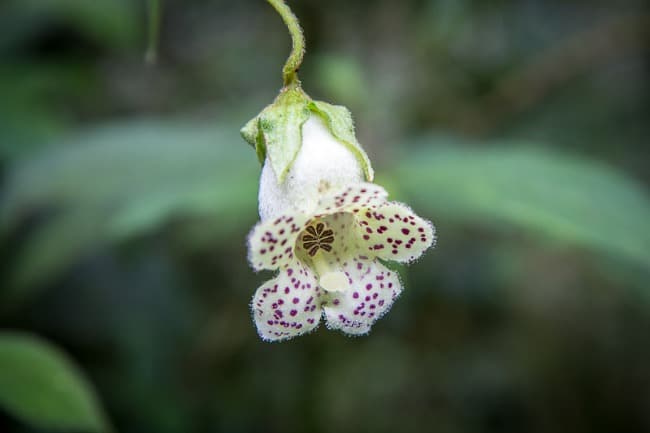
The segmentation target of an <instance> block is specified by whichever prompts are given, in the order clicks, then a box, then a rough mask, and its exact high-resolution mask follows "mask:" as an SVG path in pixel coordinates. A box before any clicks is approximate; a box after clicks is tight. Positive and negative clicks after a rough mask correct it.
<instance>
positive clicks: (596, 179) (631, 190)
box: [397, 138, 650, 269]
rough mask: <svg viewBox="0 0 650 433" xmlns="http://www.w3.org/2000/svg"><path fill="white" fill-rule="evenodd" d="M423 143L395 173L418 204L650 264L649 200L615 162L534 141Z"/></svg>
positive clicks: (469, 220)
mask: <svg viewBox="0 0 650 433" xmlns="http://www.w3.org/2000/svg"><path fill="white" fill-rule="evenodd" d="M425 143H426V145H427V147H426V148H423V149H422V148H421V149H420V150H418V151H415V152H413V154H411V155H410V156H408V157H407V158H406V159H405V160H403V161H401V163H400V166H399V168H398V169H397V176H398V179H399V181H400V182H399V183H400V186H401V187H402V188H403V190H404V192H405V193H406V195H408V196H409V197H410V200H412V201H413V204H414V205H415V206H417V207H419V208H421V209H426V210H427V212H430V214H431V215H432V218H433V219H434V220H435V217H436V215H439V216H443V217H445V218H449V219H450V220H454V221H459V222H463V223H469V224H486V223H488V224H489V223H498V224H500V225H501V226H502V227H503V226H511V227H517V228H520V229H524V230H528V231H531V232H534V233H536V234H538V235H541V236H544V237H545V238H547V239H550V240H553V241H558V242H562V243H567V244H573V245H579V246H582V247H586V248H590V249H593V250H597V251H601V252H607V253H613V254H617V255H619V256H620V257H623V258H625V259H627V260H631V261H633V262H636V263H638V264H641V265H642V266H644V267H645V268H647V269H650V230H648V229H649V225H650V199H649V197H648V194H647V192H646V191H645V190H644V189H643V188H642V187H641V185H640V184H638V183H637V182H635V181H634V180H633V179H630V178H628V177H626V176H625V175H623V174H622V173H620V172H618V171H617V170H615V169H614V168H612V167H608V166H605V165H603V164H599V163H596V162H593V161H590V160H588V159H583V158H580V157H576V156H568V155H563V154H561V153H559V152H551V151H549V150H544V149H541V148H535V147H528V146H523V147H521V146H518V147H511V148H507V147H498V148H489V147H485V145H484V147H482V148H467V147H462V146H460V147H456V148H450V147H446V146H444V145H443V146H440V144H441V143H445V144H448V143H449V141H448V139H442V140H441V139H439V138H432V139H427V140H425ZM441 236H444V230H441Z"/></svg>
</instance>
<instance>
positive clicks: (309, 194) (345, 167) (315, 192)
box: [241, 88, 373, 221]
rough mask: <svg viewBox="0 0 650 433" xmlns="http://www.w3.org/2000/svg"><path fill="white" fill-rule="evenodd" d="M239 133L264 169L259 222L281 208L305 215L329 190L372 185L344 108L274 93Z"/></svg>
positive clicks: (291, 92) (295, 93) (290, 92)
mask: <svg viewBox="0 0 650 433" xmlns="http://www.w3.org/2000/svg"><path fill="white" fill-rule="evenodd" d="M241 132H242V136H243V137H244V139H246V141H248V142H249V143H250V144H251V145H253V146H254V147H255V150H256V152H257V155H258V158H259V159H260V162H261V163H263V164H264V167H263V169H262V175H261V177H260V191H259V211H260V217H261V219H262V220H263V221H264V220H266V219H268V218H271V217H274V216H276V215H279V214H280V213H281V212H282V211H283V210H284V209H286V208H293V209H294V210H299V211H302V212H305V213H309V212H311V211H312V210H313V208H314V207H315V206H316V203H317V201H318V199H319V197H320V196H322V195H323V194H326V193H328V192H330V191H331V190H332V189H339V188H341V187H342V186H345V185H351V184H355V183H359V182H363V181H364V180H366V181H372V178H373V170H372V167H371V165H370V161H369V159H368V156H367V155H366V153H365V152H364V151H363V149H362V148H361V145H360V144H359V143H358V141H357V139H356V137H355V134H354V125H353V122H352V117H351V115H350V112H349V111H348V110H347V108H345V107H341V106H335V105H330V104H327V103H324V102H320V101H312V100H311V99H310V98H309V97H308V96H307V95H306V94H305V93H304V92H303V91H302V90H301V89H300V88H295V89H287V90H285V91H283V92H282V93H280V95H279V96H278V98H277V99H276V100H275V102H274V103H273V104H271V105H269V106H268V107H266V108H265V109H264V110H263V111H262V112H261V113H260V114H259V115H258V116H256V117H255V118H254V119H252V120H251V121H249V122H248V123H247V124H246V126H244V128H242V131H241Z"/></svg>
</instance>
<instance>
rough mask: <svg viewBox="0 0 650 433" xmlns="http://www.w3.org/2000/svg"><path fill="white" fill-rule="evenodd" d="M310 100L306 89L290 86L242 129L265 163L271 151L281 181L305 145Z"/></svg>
mask: <svg viewBox="0 0 650 433" xmlns="http://www.w3.org/2000/svg"><path fill="white" fill-rule="evenodd" d="M310 101H311V100H310V99H309V97H308V96H307V95H306V94H305V93H304V92H303V91H302V89H300V88H290V89H286V90H285V91H283V92H282V93H280V94H279V95H278V97H277V98H276V100H275V101H274V102H273V104H271V105H269V106H268V107H266V108H265V109H264V110H263V111H262V112H261V113H260V114H259V115H257V116H256V117H255V118H254V119H252V120H250V121H249V122H248V123H246V125H245V126H244V127H243V128H242V129H241V135H242V137H243V138H244V140H246V141H247V142H248V143H250V144H251V145H252V146H254V147H255V152H256V153H257V158H258V159H259V161H260V163H261V164H263V163H264V160H265V159H266V156H267V154H268V158H269V161H270V163H271V168H272V169H273V171H274V172H275V175H276V178H277V179H278V182H282V181H284V178H285V177H286V175H287V173H288V171H289V168H290V167H291V164H292V163H293V161H294V160H295V159H296V156H297V155H298V151H299V150H300V146H301V145H302V125H303V124H304V123H305V122H306V121H307V119H309V116H310V115H311V113H310V111H309V102H310Z"/></svg>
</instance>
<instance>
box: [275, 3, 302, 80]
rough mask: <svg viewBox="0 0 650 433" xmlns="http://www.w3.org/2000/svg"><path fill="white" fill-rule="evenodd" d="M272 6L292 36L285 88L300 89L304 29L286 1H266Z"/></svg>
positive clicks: (283, 72)
mask: <svg viewBox="0 0 650 433" xmlns="http://www.w3.org/2000/svg"><path fill="white" fill-rule="evenodd" d="M266 1H268V2H269V3H270V4H271V6H273V8H274V9H275V10H276V11H277V12H278V13H279V14H280V16H281V17H282V20H283V21H284V23H285V24H286V26H287V28H288V29H289V33H290V34H291V42H292V49H291V54H289V57H288V58H287V61H286V63H285V64H284V67H283V68H282V79H283V80H284V87H285V88H289V87H299V86H300V80H299V79H298V69H300V64H301V63H302V58H303V56H304V55H305V37H304V35H303V34H302V29H301V28H300V24H299V23H298V18H296V16H295V15H294V14H293V12H291V9H289V6H287V4H286V3H285V2H284V0H266Z"/></svg>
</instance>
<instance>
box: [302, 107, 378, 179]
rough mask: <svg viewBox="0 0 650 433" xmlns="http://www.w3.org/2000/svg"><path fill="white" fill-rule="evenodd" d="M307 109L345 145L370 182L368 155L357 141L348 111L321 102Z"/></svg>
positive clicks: (370, 171)
mask: <svg viewBox="0 0 650 433" xmlns="http://www.w3.org/2000/svg"><path fill="white" fill-rule="evenodd" d="M309 108H310V109H311V110H313V111H314V112H315V113H317V114H318V115H319V116H321V117H322V118H323V120H324V121H325V123H326V124H327V126H328V127H329V129H330V131H331V132H332V135H334V137H336V138H337V139H338V140H339V141H341V142H342V143H343V144H345V146H346V147H347V148H348V149H349V150H350V152H352V153H353V154H354V155H355V156H356V157H357V159H358V160H359V163H360V164H361V167H362V168H363V172H364V174H365V175H366V180H367V181H368V182H372V179H373V178H374V176H375V174H374V171H373V169H372V165H371V164H370V159H369V158H368V155H366V152H365V151H364V150H363V148H362V147H361V144H359V142H358V141H357V137H356V135H355V133H354V121H353V120H352V115H351V114H350V110H348V109H347V108H345V107H343V106H342V105H331V104H328V103H326V102H321V101H312V102H311V103H310V104H309Z"/></svg>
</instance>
